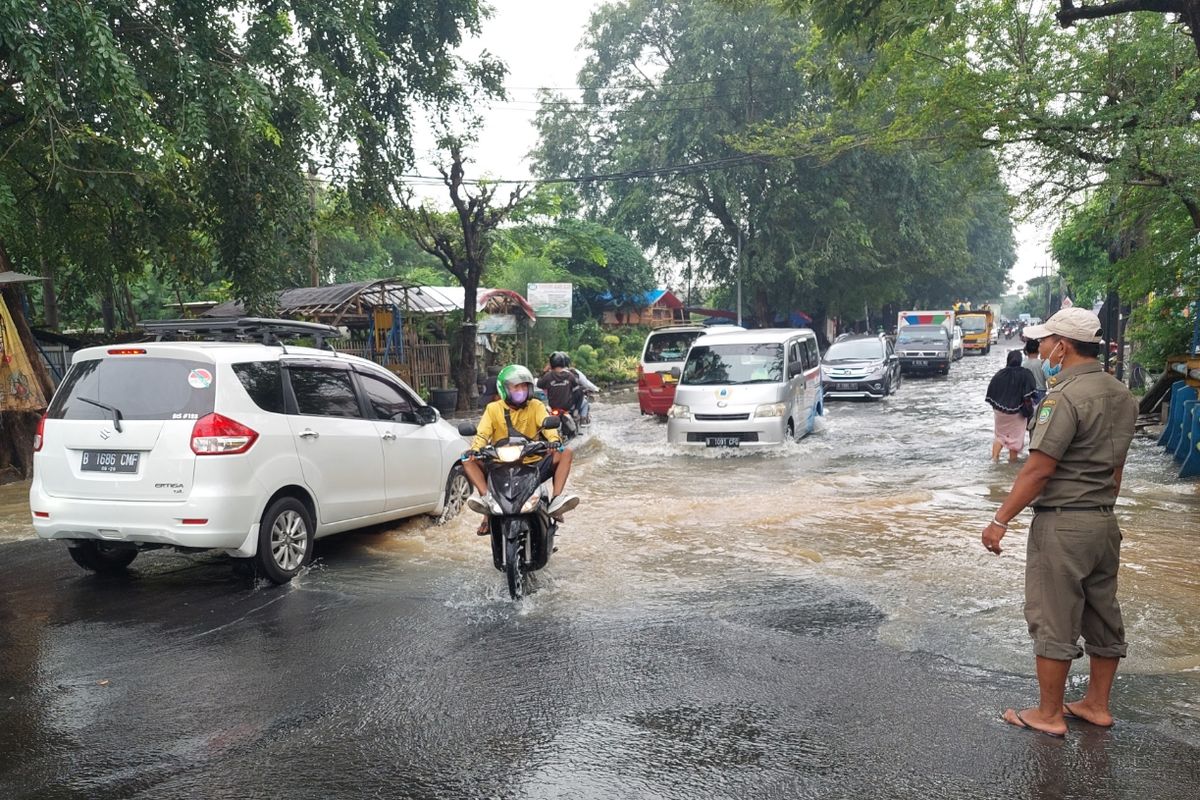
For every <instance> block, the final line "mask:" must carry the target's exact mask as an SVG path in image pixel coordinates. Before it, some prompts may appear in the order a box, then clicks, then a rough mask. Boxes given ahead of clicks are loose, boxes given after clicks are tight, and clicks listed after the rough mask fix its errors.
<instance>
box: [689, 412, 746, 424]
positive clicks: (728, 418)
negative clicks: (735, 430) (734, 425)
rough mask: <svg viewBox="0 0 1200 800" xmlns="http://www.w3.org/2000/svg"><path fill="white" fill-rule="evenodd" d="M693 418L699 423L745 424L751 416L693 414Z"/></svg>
mask: <svg viewBox="0 0 1200 800" xmlns="http://www.w3.org/2000/svg"><path fill="white" fill-rule="evenodd" d="M692 417H693V418H694V419H696V420H697V421H699V422H745V421H746V420H748V419H750V414H749V413H746V414H693V415H692Z"/></svg>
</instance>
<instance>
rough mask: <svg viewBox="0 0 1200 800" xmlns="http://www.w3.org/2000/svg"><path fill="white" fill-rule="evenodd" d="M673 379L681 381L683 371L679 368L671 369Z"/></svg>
mask: <svg viewBox="0 0 1200 800" xmlns="http://www.w3.org/2000/svg"><path fill="white" fill-rule="evenodd" d="M671 377H672V378H674V379H675V380H679V379H680V378H682V377H683V371H682V370H680V369H679V367H671Z"/></svg>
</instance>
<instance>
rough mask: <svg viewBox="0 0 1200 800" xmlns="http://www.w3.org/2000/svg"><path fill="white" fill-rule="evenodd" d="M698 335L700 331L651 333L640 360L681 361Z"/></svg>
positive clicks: (649, 362) (647, 361)
mask: <svg viewBox="0 0 1200 800" xmlns="http://www.w3.org/2000/svg"><path fill="white" fill-rule="evenodd" d="M698 336H700V331H664V332H663V333H652V334H650V338H649V339H647V340H646V353H645V355H644V356H643V357H642V360H643V361H645V362H646V363H647V364H658V363H661V362H663V361H683V359H684V358H685V357H686V356H687V352H688V348H689V347H691V346H692V342H694V341H696V338H697V337H698Z"/></svg>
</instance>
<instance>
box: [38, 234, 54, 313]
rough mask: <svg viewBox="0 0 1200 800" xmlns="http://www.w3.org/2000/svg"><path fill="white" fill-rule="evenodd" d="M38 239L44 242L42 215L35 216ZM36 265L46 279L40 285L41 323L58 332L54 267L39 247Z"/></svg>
mask: <svg viewBox="0 0 1200 800" xmlns="http://www.w3.org/2000/svg"><path fill="white" fill-rule="evenodd" d="M37 230H38V238H39V239H42V241H44V239H43V237H42V236H41V234H42V215H41V214H40V213H39V214H38V216H37ZM38 264H39V266H41V268H42V277H43V278H45V279H46V281H45V283H43V284H42V322H43V323H44V324H45V326H46V327H47V328H48V329H50V330H52V331H57V330H58V291H57V290H56V289H55V288H54V265H53V264H52V263H51V261H50V259H48V258H46V253H45V252H44V251H42V249H41V245H40V244H39V247H38Z"/></svg>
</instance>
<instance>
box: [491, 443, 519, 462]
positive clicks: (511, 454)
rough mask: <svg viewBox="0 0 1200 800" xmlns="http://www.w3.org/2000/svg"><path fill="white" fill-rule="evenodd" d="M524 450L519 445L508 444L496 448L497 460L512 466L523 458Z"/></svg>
mask: <svg viewBox="0 0 1200 800" xmlns="http://www.w3.org/2000/svg"><path fill="white" fill-rule="evenodd" d="M522 449H524V448H522V447H521V445H519V444H506V445H504V446H503V447H497V448H496V458H498V459H500V460H501V461H503V462H504V463H505V464H511V463H512V462H514V461H516V460H518V459H519V458H520V457H521V450H522Z"/></svg>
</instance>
